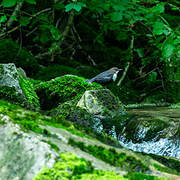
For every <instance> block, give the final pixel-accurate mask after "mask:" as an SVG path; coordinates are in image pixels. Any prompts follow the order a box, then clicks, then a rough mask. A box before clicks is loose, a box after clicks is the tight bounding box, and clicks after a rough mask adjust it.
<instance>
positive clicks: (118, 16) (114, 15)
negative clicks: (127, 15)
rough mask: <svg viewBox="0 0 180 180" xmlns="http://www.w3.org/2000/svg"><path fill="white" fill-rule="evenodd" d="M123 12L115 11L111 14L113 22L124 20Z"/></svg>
mask: <svg viewBox="0 0 180 180" xmlns="http://www.w3.org/2000/svg"><path fill="white" fill-rule="evenodd" d="M122 18H123V17H122V13H121V12H114V13H112V14H111V20H112V21H113V22H117V21H121V20H122Z"/></svg>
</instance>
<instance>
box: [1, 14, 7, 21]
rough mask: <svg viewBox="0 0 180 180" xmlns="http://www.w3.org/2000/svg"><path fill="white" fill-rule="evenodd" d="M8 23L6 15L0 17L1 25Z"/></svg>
mask: <svg viewBox="0 0 180 180" xmlns="http://www.w3.org/2000/svg"><path fill="white" fill-rule="evenodd" d="M6 21H7V17H6V16H5V15H4V16H1V17H0V23H4V22H6Z"/></svg>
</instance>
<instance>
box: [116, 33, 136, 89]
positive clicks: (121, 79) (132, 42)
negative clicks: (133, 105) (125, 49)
mask: <svg viewBox="0 0 180 180" xmlns="http://www.w3.org/2000/svg"><path fill="white" fill-rule="evenodd" d="M133 48H134V35H132V39H131V44H130V53H131V59H130V61H129V62H128V63H127V65H126V67H125V70H124V72H123V75H122V77H121V78H120V80H119V82H118V83H117V86H120V85H121V84H122V81H123V80H124V78H125V76H126V74H127V71H128V69H129V66H130V65H131V63H132V62H133Z"/></svg>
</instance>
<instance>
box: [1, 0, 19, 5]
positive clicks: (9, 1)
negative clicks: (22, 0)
mask: <svg viewBox="0 0 180 180" xmlns="http://www.w3.org/2000/svg"><path fill="white" fill-rule="evenodd" d="M16 2H17V1H16V0H3V1H2V3H1V5H2V6H3V7H13V6H14V5H15V4H16Z"/></svg>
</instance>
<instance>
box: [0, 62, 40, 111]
mask: <svg viewBox="0 0 180 180" xmlns="http://www.w3.org/2000/svg"><path fill="white" fill-rule="evenodd" d="M0 98H1V99H6V100H8V101H10V102H13V103H17V104H19V105H21V106H24V107H27V108H29V109H36V110H38V109H39V100H38V97H37V95H36V93H35V91H34V88H33V85H32V84H31V83H30V81H29V80H28V79H27V78H26V75H25V72H24V71H23V70H22V69H21V68H19V69H18V68H16V66H15V65H14V64H13V63H9V64H0Z"/></svg>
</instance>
